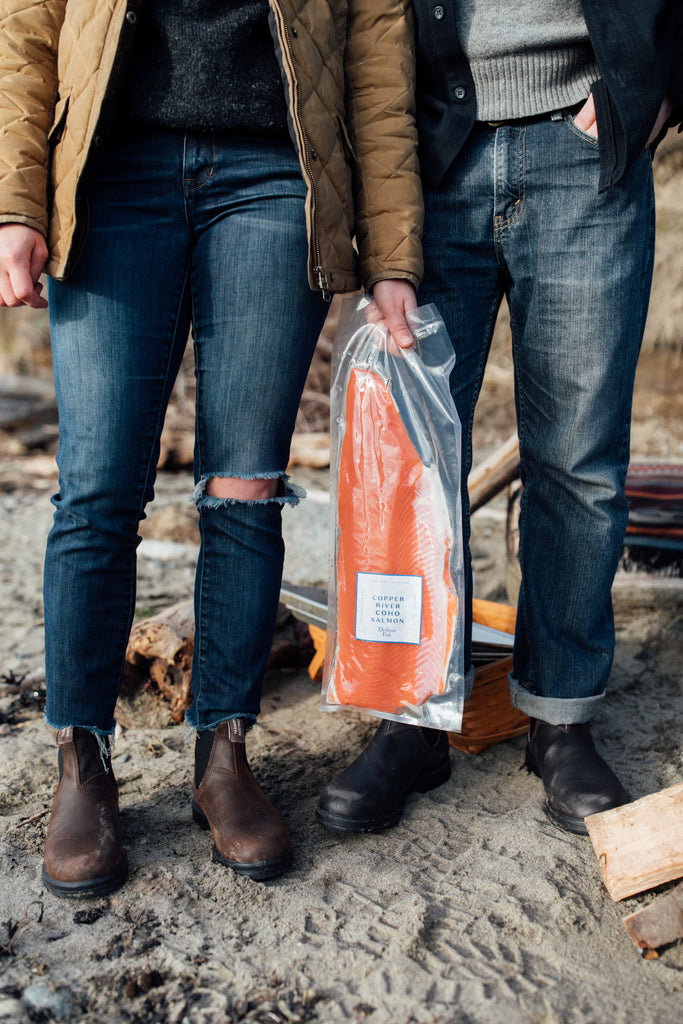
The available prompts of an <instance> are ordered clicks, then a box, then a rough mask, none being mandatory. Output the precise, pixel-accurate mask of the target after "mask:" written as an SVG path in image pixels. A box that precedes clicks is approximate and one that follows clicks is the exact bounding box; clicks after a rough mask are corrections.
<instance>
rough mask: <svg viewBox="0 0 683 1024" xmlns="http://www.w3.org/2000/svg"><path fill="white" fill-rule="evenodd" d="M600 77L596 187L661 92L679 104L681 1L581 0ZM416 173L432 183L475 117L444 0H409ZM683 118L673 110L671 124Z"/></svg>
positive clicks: (630, 157)
mask: <svg viewBox="0 0 683 1024" xmlns="http://www.w3.org/2000/svg"><path fill="white" fill-rule="evenodd" d="M581 3H582V7H583V12H584V16H585V19H586V24H587V26H588V33H589V35H590V40H591V43H592V45H593V51H594V53H595V57H596V59H597V62H598V66H599V67H600V72H601V77H600V79H599V80H598V81H597V82H596V83H595V84H594V86H593V97H594V100H595V111H596V119H597V124H598V140H599V152H600V185H599V187H600V189H601V191H602V190H604V189H606V188H608V187H609V186H610V185H613V184H614V183H615V182H617V181H618V180H619V178H620V177H621V176H622V174H623V173H624V171H625V170H626V168H627V167H629V166H630V164H631V163H632V162H633V161H634V160H635V158H636V157H637V156H638V154H639V153H640V152H641V151H642V150H643V147H644V146H645V143H646V142H647V139H648V136H649V134H650V131H651V130H652V127H653V125H654V123H655V120H656V118H657V114H658V112H659V108H660V106H661V103H662V100H663V98H664V94H665V93H666V92H669V93H671V95H672V96H673V97H674V99H675V100H676V101H677V103H678V104H679V107H680V105H682V104H683V0H581ZM413 8H414V11H415V20H416V29H417V98H418V125H419V131H420V146H421V164H422V173H423V176H424V177H425V178H426V180H427V181H429V182H431V183H432V184H434V185H438V184H439V182H440V181H441V180H442V178H443V177H444V175H445V173H446V171H447V170H448V168H449V167H450V166H451V164H452V163H453V160H454V159H455V157H456V156H457V154H458V152H459V151H460V149H461V148H462V146H463V144H464V142H465V140H466V139H467V136H468V135H469V133H470V130H471V128H472V125H473V124H474V120H475V111H476V100H475V94H474V83H473V81H472V75H471V74H470V69H469V66H468V64H467V61H466V59H465V57H464V55H463V52H462V50H461V48H460V44H459V42H458V36H457V25H456V24H455V16H454V12H453V7H452V5H451V4H449V3H448V0H413ZM681 117H683V110H681V109H678V110H677V113H676V116H675V118H674V119H672V123H674V124H677V123H679V122H680V120H681Z"/></svg>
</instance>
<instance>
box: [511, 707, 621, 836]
mask: <svg viewBox="0 0 683 1024" xmlns="http://www.w3.org/2000/svg"><path fill="white" fill-rule="evenodd" d="M524 765H525V767H526V768H528V769H529V771H531V772H534V774H535V775H538V777H539V778H540V779H541V781H542V782H543V785H544V787H545V792H546V796H547V802H546V813H547V815H548V817H549V818H550V820H551V821H553V822H554V823H555V824H556V825H559V827H560V828H563V829H565V830H566V831H567V832H575V833H576V834H577V835H584V836H585V835H588V830H587V828H586V825H585V822H584V818H587V817H588V815H589V814H597V813H598V812H599V811H608V810H610V809H611V808H612V807H621V805H622V804H627V803H628V802H629V801H630V799H631V798H630V796H629V795H628V793H627V792H626V790H625V789H624V787H623V786H622V784H621V783H620V782H619V779H618V778H617V777H616V775H615V774H614V772H613V771H612V769H611V768H610V767H609V765H608V764H606V763H605V761H603V759H602V758H601V757H600V755H599V754H598V752H597V750H596V749H595V746H594V745H593V737H592V736H591V731H590V726H589V724H588V723H587V722H582V723H581V724H579V725H549V724H548V722H541V721H539V719H537V718H532V719H531V721H530V724H529V739H528V742H527V746H526V758H525V761H524Z"/></svg>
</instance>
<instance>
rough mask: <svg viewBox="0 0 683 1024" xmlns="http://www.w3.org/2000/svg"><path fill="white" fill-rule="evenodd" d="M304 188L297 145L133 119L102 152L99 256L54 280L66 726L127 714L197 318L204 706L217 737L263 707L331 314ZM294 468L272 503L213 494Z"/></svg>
mask: <svg viewBox="0 0 683 1024" xmlns="http://www.w3.org/2000/svg"><path fill="white" fill-rule="evenodd" d="M304 202H305V189H304V184H303V180H302V177H301V172H300V168H299V164H298V160H297V158H296V155H295V153H294V150H293V147H292V145H291V143H290V142H289V140H266V139H245V138H237V137H234V136H229V135H212V134H191V133H188V134H185V133H183V132H174V131H165V130H157V129H151V128H149V127H145V128H142V129H140V130H134V131H131V130H130V129H129V128H127V130H126V133H125V139H124V138H123V137H121V138H119V139H117V140H116V141H115V143H114V144H112V146H111V147H110V149H109V151H108V152H107V153H106V154H105V156H104V158H103V160H102V162H101V165H100V169H99V171H98V174H97V177H96V180H95V182H94V184H93V187H92V189H91V192H90V195H89V205H90V224H89V231H88V234H87V239H86V243H85V248H84V250H83V252H82V254H81V256H80V259H79V261H78V263H77V265H76V269H75V271H74V273H73V275H72V276H71V277H69V278H68V279H67V280H66V281H63V282H60V281H50V284H49V304H50V323H51V331H52V346H53V358H54V373H55V386H56V390H57V400H58V405H59V425H60V439H59V453H58V463H59V493H58V494H56V495H55V496H54V497H53V499H52V500H53V504H54V506H55V514H54V524H53V527H52V530H51V532H50V535H49V538H48V544H47V553H46V561H45V578H44V599H45V630H46V670H47V706H46V718H47V720H48V722H49V723H50V724H51V725H52V726H54V727H55V728H60V727H63V726H67V725H76V726H81V727H83V728H88V729H90V730H92V731H94V732H97V733H100V734H109V733H111V732H112V731H113V729H114V726H115V720H114V707H115V704H116V699H117V695H118V692H119V687H120V683H121V679H122V675H123V667H124V657H125V651H126V646H127V641H128V635H129V631H130V627H131V624H132V619H133V613H134V609H135V564H136V547H137V544H138V543H139V536H138V524H139V522H140V520H141V519H142V517H143V516H144V509H145V506H146V505H147V503H148V502H149V501H150V500H151V498H152V497H153V487H154V480H155V469H156V464H157V460H158V456H159V437H160V433H161V428H162V424H163V420H164V414H165V411H166V407H167V404H168V401H169V397H170V394H171V390H172V387H173V383H174V380H175V378H176V375H177V372H178V369H179V366H180V361H181V358H182V355H183V350H184V349H185V344H186V340H187V337H188V333H189V330H190V326H192V336H193V341H194V354H195V372H196V383H197V403H196V413H197V415H196V433H195V479H196V483H197V486H196V490H195V500H196V503H197V506H198V508H199V515H200V534H201V549H200V555H199V562H198V567H197V576H196V585H195V647H194V663H193V670H192V686H193V691H194V702H193V704H192V707H191V709H190V711H189V713H188V721H189V724H190V725H191V726H193V727H195V728H199V729H208V728H212V727H214V726H215V725H217V724H218V723H219V722H221V721H224V720H225V719H228V718H232V717H244V718H247V719H248V720H253V719H254V718H255V717H256V715H257V713H258V710H259V703H260V695H261V686H262V681H263V674H264V667H265V662H266V659H267V657H268V654H269V652H270V646H271V640H272V635H273V630H274V624H275V616H276V612H277V604H278V597H279V591H280V582H281V575H282V562H283V555H284V548H283V541H282V533H281V513H282V505H283V504H296V502H297V500H298V495H297V489H296V488H295V487H293V486H292V485H291V484H290V483H289V481H288V478H287V476H286V472H285V471H286V467H287V463H288V458H289V446H290V441H291V435H292V431H293V428H294V423H295V418H296V413H297V408H298V404H299V401H300V397H301V393H302V390H303V386H304V382H305V378H306V373H307V370H308V366H309V363H310V360H311V356H312V353H313V349H314V347H315V342H316V339H317V337H318V334H319V332H320V328H321V326H322V322H323V318H324V314H325V306H324V303H323V301H322V299H321V298H320V297H319V296H317V295H315V294H314V293H313V292H311V291H310V290H309V287H308V284H307V277H306V261H307V239H306V224H305V212H304ZM214 476H226V477H238V478H244V479H248V480H251V479H261V478H265V479H277V480H278V481H279V485H278V486H279V489H278V493H277V495H276V496H275V497H274V498H273V499H264V500H258V501H238V500H229V499H219V498H215V497H211V496H209V495H207V494H206V493H205V487H206V483H207V481H208V480H209V479H210V478H211V477H214Z"/></svg>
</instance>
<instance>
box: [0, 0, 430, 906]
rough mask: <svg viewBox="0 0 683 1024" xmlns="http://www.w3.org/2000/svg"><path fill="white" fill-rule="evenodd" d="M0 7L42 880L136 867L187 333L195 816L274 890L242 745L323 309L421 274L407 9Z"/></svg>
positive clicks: (98, 877) (86, 889) (405, 5)
mask: <svg viewBox="0 0 683 1024" xmlns="http://www.w3.org/2000/svg"><path fill="white" fill-rule="evenodd" d="M0 12H1V15H2V19H1V22H0V24H1V28H0V77H1V82H0V302H1V303H2V304H3V305H7V306H19V305H28V306H33V307H41V306H44V305H46V300H45V298H44V296H43V293H42V287H43V286H42V282H41V280H40V278H41V273H42V271H43V270H46V271H47V273H48V274H49V275H50V279H49V283H48V298H49V309H50V325H51V332H52V344H53V353H54V376H55V387H56V391H57V398H58V404H59V417H60V443H59V454H58V462H59V470H60V477H59V491H58V493H57V494H55V495H54V497H53V499H52V500H53V504H54V507H55V513H54V524H53V528H52V531H51V533H50V536H49V539H48V545H47V554H46V562H45V581H44V594H45V627H46V672H47V706H46V719H47V721H48V723H49V724H50V725H51V726H53V727H54V728H55V729H56V730H57V744H58V752H59V770H60V781H59V785H58V788H57V792H56V796H55V800H54V804H53V808H52V815H51V819H50V825H49V830H48V836H47V841H46V847H45V857H44V864H43V878H44V881H45V883H46V885H47V886H48V887H49V888H50V889H51V890H52V891H53V892H54V893H56V894H57V895H59V896H63V897H86V896H96V895H102V894H104V893H107V892H110V891H112V890H113V889H115V888H116V887H117V886H119V885H120V884H121V883H122V882H123V881H124V880H125V877H126V873H127V867H126V855H125V852H124V848H123V844H122V840H121V834H120V829H119V823H118V796H117V787H116V781H115V779H114V774H113V771H112V766H111V754H110V737H111V736H112V734H113V732H114V728H115V719H114V709H115V704H116V699H117V694H118V690H119V685H120V682H121V677H122V672H123V665H124V657H125V651H126V645H127V639H128V634H129V630H130V626H131V622H132V617H133V612H134V608H135V550H136V546H137V544H138V541H139V537H138V533H137V529H138V524H139V521H140V520H141V518H142V517H143V516H144V510H145V506H146V504H147V503H148V501H149V500H150V499H151V498H152V496H153V486H154V476H155V467H156V463H157V458H158V454H159V436H160V432H161V427H162V424H163V419H164V414H165V410H166V406H167V403H168V400H169V397H170V394H171V390H172V387H173V382H174V379H175V376H176V374H177V371H178V368H179V365H180V361H181V358H182V355H183V350H184V348H185V342H186V339H187V336H188V331H189V330H190V326H191V328H192V336H193V344H194V351H195V364H196V377H197V426H196V447H195V470H196V489H195V493H194V500H195V502H196V505H197V507H198V509H199V515H200V531H201V550H200V555H199V563H198V568H197V574H196V586H195V620H196V631H195V646H194V663H193V671H192V681H193V695H194V699H193V703H192V707H191V708H190V710H189V712H188V716H187V721H188V724H189V726H190V727H191V728H192V729H193V730H194V731H195V732H196V746H195V780H194V794H193V803H192V810H193V816H194V819H195V821H196V822H197V824H199V825H200V826H201V827H203V828H207V829H209V828H210V830H211V832H212V835H213V840H214V847H213V857H214V859H215V860H216V861H218V862H220V863H221V864H224V865H226V866H228V867H230V868H232V869H233V870H235V871H236V872H238V873H242V874H246V875H249V876H250V877H252V878H256V879H265V878H270V877H273V876H275V875H277V874H279V873H281V872H282V871H284V870H286V869H287V868H288V867H289V865H290V863H291V859H292V849H291V843H290V839H289V836H288V833H287V830H286V827H285V825H284V823H283V821H282V819H281V817H280V815H279V814H278V812H277V811H276V810H275V809H274V808H273V807H272V806H271V804H270V802H269V801H268V799H267V798H266V796H265V794H264V793H263V791H262V790H261V789H260V787H259V785H258V783H257V782H256V780H255V778H254V776H253V775H252V774H251V772H250V769H249V766H248V763H247V759H246V755H245V734H246V732H247V730H248V728H249V726H250V725H251V724H252V723H253V722H254V721H255V719H256V716H257V714H258V711H259V703H260V696H261V687H262V680H263V674H264V666H265V661H266V658H267V655H268V653H269V650H270V646H271V639H272V634H273V629H274V622H275V614H276V610H277V604H278V597H279V588H280V579H281V572H282V560H283V543H282V536H281V512H282V506H283V505H295V504H296V503H297V502H298V500H299V497H300V496H301V492H300V490H299V489H298V488H297V487H296V486H295V485H294V484H293V483H292V482H291V481H290V480H289V477H288V476H287V473H286V467H287V464H288V455H289V445H290V440H291V435H292V431H293V427H294V422H295V417H296V412H297V407H298V404H299V399H300V396H301V392H302V388H303V385H304V381H305V378H306V373H307V369H308V365H309V362H310V359H311V355H312V352H313V349H314V346H315V342H316V339H317V337H318V333H319V331H320V328H321V325H322V321H323V318H324V315H325V309H326V306H325V302H324V301H323V298H326V297H329V295H330V293H332V292H338V291H348V290H352V289H356V288H357V287H358V286H359V285H360V284H362V285H363V286H364V287H365V288H366V289H369V290H371V289H372V288H373V287H374V286H375V285H377V286H378V287H379V288H380V292H381V294H382V297H383V298H382V302H383V309H384V310H386V311H388V315H389V318H390V322H391V323H392V326H393V328H394V330H395V331H396V332H397V333H400V332H401V331H406V330H407V325H406V324H405V321H404V318H403V313H404V311H405V310H406V309H408V308H411V307H412V306H414V305H415V298H414V288H415V287H416V286H417V284H418V283H419V281H420V277H421V273H422V264H421V249H420V230H421V217H422V207H421V192H420V185H419V180H418V168H417V158H416V141H415V124H414V109H413V93H412V80H413V63H414V55H413V42H412V34H411V24H410V3H409V0H376V2H375V3H373V4H367V3H361V2H360V0H336V2H333V3H330V2H329V0H270V2H268V0H232V2H230V3H227V4H226V3H222V2H220V0H199V2H197V0H195V2H190V0H166V2H162V0H145V2H143V0H126V2H124V0H109V2H104V0H71V2H69V3H68V4H67V3H66V0H46V2H41V3H38V2H35V0H2V2H1V4H0ZM354 236H355V243H356V244H357V250H358V255H357V253H356V246H355V244H354ZM306 267H307V273H306V270H305V268H306Z"/></svg>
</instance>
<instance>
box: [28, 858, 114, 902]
mask: <svg viewBox="0 0 683 1024" xmlns="http://www.w3.org/2000/svg"><path fill="white" fill-rule="evenodd" d="M42 877H43V882H44V883H45V885H46V886H47V888H48V889H49V890H50V892H51V893H53V894H54V895H55V896H60V897H61V898H62V899H66V900H89V899H96V898H97V897H98V896H106V895H107V894H108V893H110V892H114V890H115V889H118V888H120V886H122V885H123V883H124V882H125V881H126V879H127V878H128V863H127V862H126V861H124V862H123V864H122V865H121V867H120V868H118V869H117V870H116V871H114V872H112V873H111V874H110V875H102V877H101V878H88V879H85V880H84V881H80V882H60V881H59V879H58V878H52V876H51V875H48V873H47V871H46V870H45V865H44V864H43V870H42Z"/></svg>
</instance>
